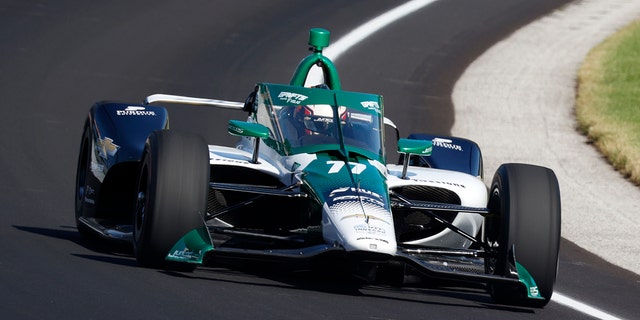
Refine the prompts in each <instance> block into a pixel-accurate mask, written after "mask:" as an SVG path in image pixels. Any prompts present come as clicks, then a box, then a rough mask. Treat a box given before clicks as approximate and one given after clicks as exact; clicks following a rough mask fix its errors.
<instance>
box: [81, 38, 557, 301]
mask: <svg viewBox="0 0 640 320" xmlns="http://www.w3.org/2000/svg"><path fill="white" fill-rule="evenodd" d="M309 45H310V46H311V49H312V53H311V54H309V55H308V56H307V57H305V58H304V59H303V60H302V61H301V62H300V64H299V65H298V67H297V69H296V70H295V72H294V75H293V77H292V79H291V82H290V83H288V84H276V83H264V82H259V83H257V84H256V86H255V88H254V90H252V91H251V93H250V94H249V97H248V98H247V100H246V101H244V102H233V101H221V100H213V99H204V98H194V97H184V96H175V95H166V94H155V95H151V96H149V97H147V99H146V101H145V103H143V104H130V103H120V102H98V103H96V104H95V105H94V106H93V107H92V108H91V110H90V112H89V115H88V117H87V121H86V123H85V127H84V134H83V137H82V143H81V147H80V156H79V161H78V172H77V179H76V182H77V183H76V221H77V226H78V229H79V231H80V232H81V233H82V234H84V235H87V236H93V235H96V234H97V235H100V236H102V237H104V238H107V239H112V240H118V241H125V242H130V243H132V244H133V248H134V253H135V256H136V259H137V261H138V262H139V264H140V265H142V266H145V267H153V268H171V269H173V268H180V269H181V270H193V268H195V267H196V266H198V265H209V264H215V263H216V262H219V261H223V260H228V261H234V260H235V261H248V260H258V261H262V260H263V261H269V262H275V263H283V264H286V265H287V266H291V267H293V268H296V267H299V268H308V267H309V266H313V265H314V264H322V263H323V262H326V261H330V262H331V265H333V266H340V268H342V269H343V270H345V271H348V272H350V273H352V274H353V275H355V276H357V277H358V278H360V279H365V280H368V281H376V280H377V279H378V277H377V275H378V274H379V273H380V272H398V274H399V275H400V277H399V278H400V279H408V278H410V277H409V276H411V277H415V276H416V275H418V276H421V277H424V279H427V280H428V279H450V280H461V281H466V282H475V283H479V284H486V288H487V290H488V291H489V292H490V294H491V296H492V297H493V298H494V299H495V300H496V301H497V302H499V303H509V304H515V305H525V306H533V307H543V306H544V305H546V303H547V302H548V301H549V300H550V298H551V295H552V293H553V287H554V283H555V280H556V272H557V266H558V248H559V241H560V211H561V209H560V193H559V187H558V182H557V179H556V176H555V174H554V172H553V171H552V170H550V169H548V168H544V167H540V166H535V165H529V164H517V163H508V164H503V165H501V166H500V167H499V168H498V170H497V171H496V172H495V175H494V178H493V182H492V184H491V185H489V186H487V185H485V184H484V182H483V180H482V175H483V172H482V170H483V169H482V155H481V152H480V149H479V147H478V145H477V144H476V143H474V142H473V141H470V140H467V139H463V138H459V137H446V136H438V135H430V134H425V133H416V134H411V135H409V136H408V137H407V138H400V137H399V134H398V132H399V130H397V128H396V126H395V124H394V123H393V122H392V121H391V120H389V119H387V118H385V116H384V104H383V98H382V96H380V95H378V94H372V93H361V92H349V91H343V90H342V88H341V83H340V79H339V77H338V73H337V70H336V68H335V66H334V64H333V63H332V62H331V60H330V59H328V58H327V57H326V56H324V55H323V54H322V50H323V48H325V47H326V46H328V45H329V32H328V31H327V30H324V29H311V31H310V38H309ZM313 68H318V70H320V71H321V74H322V77H321V79H320V81H319V83H316V84H314V85H313V86H310V85H308V84H307V83H308V81H309V77H310V71H311V70H312V69H313ZM163 103H170V104H190V105H202V106H211V107H219V108H228V109H237V110H239V111H240V112H246V113H247V114H248V116H247V117H244V118H243V119H240V120H231V121H230V122H229V124H228V127H227V132H228V134H231V135H234V136H238V137H240V139H239V142H238V143H237V144H236V145H234V146H218V145H208V144H207V143H206V141H204V140H203V139H202V138H201V137H200V136H198V135H194V134H191V133H183V132H177V131H173V130H171V129H169V125H168V123H169V121H168V112H167V110H166V109H165V108H164V107H162V106H161V105H162V104H163ZM385 128H387V129H389V128H391V129H392V130H385ZM386 131H390V132H395V136H391V137H387V136H386V134H385V132H386ZM385 139H388V140H390V141H391V142H393V143H394V145H395V146H397V149H396V150H385ZM388 152H398V153H399V154H400V161H399V162H398V163H387V160H386V159H387V153H388ZM323 265H326V264H323Z"/></svg>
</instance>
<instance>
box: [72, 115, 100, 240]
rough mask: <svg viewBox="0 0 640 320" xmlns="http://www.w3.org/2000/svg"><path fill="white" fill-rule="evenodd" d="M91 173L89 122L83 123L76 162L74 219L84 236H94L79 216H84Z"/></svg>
mask: <svg viewBox="0 0 640 320" xmlns="http://www.w3.org/2000/svg"><path fill="white" fill-rule="evenodd" d="M90 175H91V128H90V126H89V123H88V121H87V123H85V125H84V129H83V131H82V139H81V141H80V150H79V154H78V163H77V167H76V190H75V218H76V219H75V220H76V228H77V229H78V232H79V233H80V235H82V236H83V237H85V238H92V239H93V238H95V235H94V233H93V232H92V231H91V229H90V228H89V227H87V226H86V225H85V224H83V223H82V222H80V218H82V217H85V216H86V212H85V211H86V210H85V207H86V205H87V203H86V197H87V192H88V188H87V187H88V185H89V179H90Z"/></svg>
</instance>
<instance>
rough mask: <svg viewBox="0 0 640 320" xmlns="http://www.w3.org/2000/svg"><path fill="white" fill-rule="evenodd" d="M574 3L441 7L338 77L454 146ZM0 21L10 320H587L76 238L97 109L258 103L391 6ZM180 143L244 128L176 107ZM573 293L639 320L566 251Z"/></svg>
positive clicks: (138, 8)
mask: <svg viewBox="0 0 640 320" xmlns="http://www.w3.org/2000/svg"><path fill="white" fill-rule="evenodd" d="M563 3H565V1H533V0H529V1H525V0H518V1H514V0H495V1H486V2H482V3H479V2H478V1H475V0H466V1H464V0H460V1H439V2H436V3H434V4H432V5H430V6H428V7H426V8H424V9H422V10H420V11H418V12H416V13H414V14H412V15H410V16H407V17H405V18H404V19H403V20H401V21H398V22H396V23H394V24H392V25H390V26H388V27H387V28H385V29H383V30H381V31H379V32H378V33H376V34H375V35H374V36H373V37H371V38H369V39H367V40H365V41H364V42H362V43H360V44H358V45H357V46H355V47H354V48H352V49H351V50H350V51H349V52H347V53H345V54H344V55H343V56H341V57H340V59H339V61H338V62H337V63H336V65H337V67H338V70H339V72H340V74H341V78H342V83H343V86H344V88H345V89H348V90H354V91H372V92H378V93H381V94H383V95H384V96H385V104H386V107H387V108H386V111H387V116H388V117H390V118H392V119H393V120H394V121H395V122H396V124H399V125H400V127H401V130H402V132H403V134H408V133H410V132H421V131H427V129H428V131H429V132H435V133H439V134H448V133H450V132H451V128H452V126H453V125H454V119H455V118H454V117H455V112H454V110H453V102H452V100H451V93H452V90H453V86H454V84H455V82H456V80H457V79H458V78H459V76H460V75H461V74H462V72H463V71H464V70H465V68H466V67H467V66H468V65H469V64H470V63H471V62H473V61H474V60H475V58H476V57H478V56H480V55H481V54H482V53H483V52H484V51H485V50H486V49H487V48H489V47H490V46H491V45H492V44H494V43H496V42H498V41H499V40H500V39H503V38H504V37H506V36H507V35H509V34H511V33H512V32H513V31H514V30H516V29H517V28H518V27H520V26H522V25H525V24H526V23H528V22H530V21H533V20H534V19H535V18H536V17H539V16H542V15H544V14H546V13H548V12H550V11H551V10H553V9H554V8H556V7H558V6H560V5H561V4H563ZM149 5H150V3H149V2H144V1H111V2H109V3H100V2H77V1H70V0H69V1H56V2H55V3H49V2H40V1H17V0H16V1H2V2H1V3H0V54H1V55H2V59H0V80H1V81H0V103H1V106H0V119H2V126H1V127H0V130H1V131H0V133H1V134H0V152H1V154H2V157H0V164H1V165H0V168H1V169H0V170H2V175H1V177H2V180H0V190H1V191H2V192H0V204H1V205H2V207H1V208H2V212H1V213H0V216H1V217H2V224H0V240H1V241H0V251H1V252H2V255H1V256H0V293H1V294H2V300H3V302H2V304H0V315H1V316H2V318H5V319H61V318H84V319H107V318H108V319H111V318H115V317H117V318H124V319H133V318H136V319H139V318H146V319H184V318H191V319H212V318H213V319H238V318H256V319H258V318H259V319H300V318H305V319H335V318H346V319H372V318H373V319H380V318H382V319H423V318H427V317H428V318H491V319H513V318H518V319H530V318H564V319H584V318H585V317H587V316H585V315H584V314H582V313H580V312H577V311H575V310H572V309H570V308H567V307H566V306H564V305H561V304H558V303H554V302H551V303H550V304H549V305H548V306H547V307H546V308H545V309H543V310H532V309H526V308H513V307H509V306H502V305H495V304H493V303H492V302H491V300H490V298H489V297H488V295H487V294H486V293H485V292H484V291H483V290H481V289H480V288H459V287H437V286H436V287H424V288H405V289H400V288H394V287H388V286H364V287H361V286H357V285H355V284H353V283H350V282H345V281H344V280H340V279H333V278H330V277H328V278H325V277H321V276H319V275H308V274H288V273H281V272H278V271H277V270H260V269H258V270H253V269H251V270H240V271H238V270H232V269H226V268H222V267H221V268H206V269H205V268H203V269H198V270H196V271H195V272H194V273H174V272H165V271H159V270H153V269H144V268H139V267H137V266H136V263H135V259H133V258H132V257H131V255H130V252H129V251H128V250H127V249H126V248H113V247H109V246H103V245H101V244H99V243H91V242H87V241H84V240H83V239H81V238H80V236H79V235H78V233H77V231H76V229H75V224H74V221H73V189H74V179H75V166H76V157H77V152H78V150H77V149H78V144H79V139H80V135H81V129H82V123H83V121H84V117H85V115H86V112H87V110H88V108H89V106H90V105H91V104H92V103H93V102H95V101H97V100H103V99H106V100H123V101H132V102H140V101H142V99H144V97H145V96H147V95H149V94H153V93H172V94H181V95H191V96H199V97H210V98H218V99H225V100H235V101H241V100H243V99H244V98H245V96H246V94H247V93H248V92H249V91H250V90H251V88H252V87H253V84H254V82H256V81H271V82H288V81H289V77H290V76H291V74H292V72H293V69H294V67H295V65H296V64H297V62H298V61H299V60H300V59H301V58H302V57H303V56H304V55H305V54H307V51H306V41H307V35H308V29H309V28H312V27H323V28H327V29H329V30H330V31H331V32H332V34H333V36H334V40H335V39H337V38H339V36H340V35H343V34H346V33H347V32H348V31H349V30H351V29H353V28H355V27H357V26H358V25H360V24H362V23H364V22H365V21H367V20H369V19H371V18H373V17H375V16H377V15H379V14H381V13H383V12H385V11H387V10H389V9H391V8H392V7H393V6H395V5H397V3H395V2H391V1H350V2H344V1H337V0H336V1H323V2H321V3H320V2H317V1H296V2H288V1H264V2H256V1H234V2H231V1H220V2H211V1H189V2H186V3H185V2H181V3H174V2H172V1H156V2H154V3H153V5H152V6H149ZM169 112H170V114H171V125H172V129H174V130H187V131H194V132H198V133H201V134H202V135H203V136H204V137H205V138H206V139H207V140H208V141H209V143H211V144H230V143H233V139H232V138H231V137H228V136H227V135H226V134H225V132H226V129H225V128H226V121H227V120H228V119H237V118H240V117H243V116H244V115H243V114H240V115H239V114H237V113H233V112H229V111H226V110H225V111H222V112H220V113H216V111H212V110H211V109H207V108H197V107H175V108H173V107H172V108H171V109H170V110H169ZM560 258H561V259H560V269H559V277H558V283H557V285H556V289H557V291H558V292H562V293H563V294H566V295H568V296H570V297H572V298H575V299H579V300H580V301H582V302H584V303H587V304H590V305H592V306H595V307H597V308H599V309H601V310H606V311H608V312H609V313H611V314H614V315H617V316H619V317H621V318H629V319H632V318H633V317H634V316H636V315H637V314H638V311H639V310H638V306H637V297H638V296H640V289H639V288H638V286H639V285H638V283H639V282H638V281H639V280H638V277H637V275H635V274H633V273H630V272H628V271H626V270H623V269H621V268H618V267H616V266H614V265H612V264H609V263H607V262H605V261H604V260H602V259H599V258H598V257H597V256H595V255H593V254H590V253H588V252H587V251H585V250H584V249H581V248H579V247H577V246H575V245H573V244H572V243H571V242H569V241H563V242H562V246H561V257H560Z"/></svg>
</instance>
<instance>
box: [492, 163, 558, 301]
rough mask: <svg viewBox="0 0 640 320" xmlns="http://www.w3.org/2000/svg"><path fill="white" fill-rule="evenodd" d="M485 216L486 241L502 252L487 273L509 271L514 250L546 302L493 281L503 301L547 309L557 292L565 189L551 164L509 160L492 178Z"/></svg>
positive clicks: (497, 297) (496, 295)
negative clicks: (556, 284) (496, 244)
mask: <svg viewBox="0 0 640 320" xmlns="http://www.w3.org/2000/svg"><path fill="white" fill-rule="evenodd" d="M489 191H490V194H489V203H488V208H489V210H490V212H491V214H490V215H489V216H488V217H487V219H486V220H485V237H486V239H485V241H487V242H489V243H495V242H497V243H498V255H497V257H496V258H495V259H492V261H491V262H489V263H488V272H490V273H493V274H497V275H503V276H504V275H506V274H507V273H508V264H509V261H508V260H509V254H510V251H511V248H515V259H516V261H517V262H518V263H519V264H521V265H522V266H524V268H525V269H527V271H529V273H530V274H531V276H532V277H533V279H534V281H535V282H536V284H537V286H538V290H539V292H540V294H541V295H542V297H544V300H533V299H528V298H526V296H525V295H524V294H525V292H521V291H522V290H517V291H516V290H515V289H514V288H513V287H510V286H508V285H503V284H495V283H493V284H489V285H488V288H489V292H490V294H491V297H492V298H493V300H494V301H496V302H498V303H504V304H511V305H519V306H526V307H534V308H542V307H544V306H545V305H546V304H547V303H548V302H549V300H550V299H551V295H552V294H553V287H554V285H555V282H556V275H557V271H558V251H559V247H560V220H561V217H560V216H561V207H560V188H559V185H558V180H557V178H556V175H555V173H554V172H553V171H552V170H551V169H548V168H545V167H540V166H534V165H528V164H518V163H509V164H503V165H501V166H500V167H499V168H498V170H496V173H495V175H494V177H493V181H492V183H491V188H490V190H489Z"/></svg>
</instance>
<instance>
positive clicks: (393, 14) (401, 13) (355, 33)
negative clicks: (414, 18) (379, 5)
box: [324, 0, 437, 61]
mask: <svg viewBox="0 0 640 320" xmlns="http://www.w3.org/2000/svg"><path fill="white" fill-rule="evenodd" d="M436 1H437V0H413V1H409V2H406V3H404V4H403V5H401V6H399V7H396V8H394V9H391V10H390V11H387V12H385V13H383V14H381V15H379V16H377V17H375V18H373V19H371V20H369V21H367V22H366V23H365V24H363V25H361V26H359V27H357V28H355V29H354V30H352V31H351V32H349V33H348V34H347V35H345V36H344V37H342V38H340V39H339V40H338V41H336V42H335V43H333V44H332V45H331V46H329V47H328V48H327V50H325V52H324V55H325V56H327V57H328V58H330V59H331V60H334V61H335V60H336V59H338V57H340V55H341V54H343V53H344V52H346V51H347V50H349V49H351V47H353V46H354V45H356V44H357V43H359V42H360V41H362V40H364V39H366V38H367V37H369V36H371V35H372V34H374V33H375V32H376V31H378V30H380V29H382V28H384V27H386V26H388V25H389V24H391V23H393V22H396V21H398V20H400V19H402V18H404V17H405V16H407V15H409V14H411V13H414V12H416V11H418V10H420V9H422V8H424V7H425V6H427V5H429V4H431V3H433V2H436Z"/></svg>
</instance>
